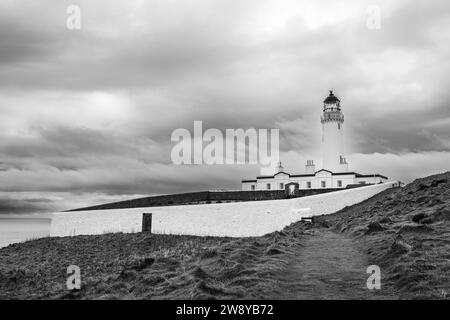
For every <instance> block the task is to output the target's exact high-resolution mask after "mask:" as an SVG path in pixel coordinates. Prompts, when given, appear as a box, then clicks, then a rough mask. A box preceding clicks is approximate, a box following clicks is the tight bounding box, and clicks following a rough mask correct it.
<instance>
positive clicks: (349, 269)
mask: <svg viewBox="0 0 450 320" xmlns="http://www.w3.org/2000/svg"><path fill="white" fill-rule="evenodd" d="M369 265H370V264H369V263H368V262H367V260H366V257H365V256H364V255H363V254H362V253H361V252H360V251H359V250H358V249H357V247H356V246H355V244H354V243H353V240H352V239H350V238H348V237H346V236H344V235H342V234H338V233H335V232H332V231H329V230H324V229H319V230H314V231H313V232H311V234H310V235H307V236H306V237H305V242H304V246H302V247H300V248H299V249H298V252H297V254H296V255H295V256H294V257H293V259H292V260H291V262H290V263H289V265H288V267H287V269H286V270H285V272H284V273H283V274H282V275H281V276H280V278H279V279H278V280H279V281H280V286H281V291H282V292H283V293H284V296H282V297H279V296H278V297H277V298H280V299H389V298H390V297H391V295H390V294H389V293H387V292H386V291H387V289H385V290H383V287H382V289H381V290H368V289H367V287H366V281H367V278H368V277H369V275H368V274H367V273H366V270H367V267H368V266H369Z"/></svg>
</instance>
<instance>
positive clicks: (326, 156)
mask: <svg viewBox="0 0 450 320" xmlns="http://www.w3.org/2000/svg"><path fill="white" fill-rule="evenodd" d="M320 121H321V122H322V151H323V163H322V167H323V169H326V170H329V171H331V172H347V171H348V163H347V160H346V159H345V155H344V114H343V113H342V111H341V101H340V100H339V99H338V97H336V96H335V95H334V94H333V91H331V90H330V94H329V95H328V97H327V98H326V99H325V100H324V101H323V114H322V116H321V117H320Z"/></svg>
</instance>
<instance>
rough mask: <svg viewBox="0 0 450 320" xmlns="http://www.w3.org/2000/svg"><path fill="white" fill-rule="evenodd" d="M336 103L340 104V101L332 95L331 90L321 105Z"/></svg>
mask: <svg viewBox="0 0 450 320" xmlns="http://www.w3.org/2000/svg"><path fill="white" fill-rule="evenodd" d="M338 102H341V100H339V98H338V97H336V96H335V95H334V94H333V90H330V94H329V95H328V97H326V98H325V100H323V103H325V104H333V103H338Z"/></svg>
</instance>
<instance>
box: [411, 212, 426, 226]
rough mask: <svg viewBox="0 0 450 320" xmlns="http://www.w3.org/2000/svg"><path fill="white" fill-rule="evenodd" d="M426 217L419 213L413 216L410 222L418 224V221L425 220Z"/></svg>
mask: <svg viewBox="0 0 450 320" xmlns="http://www.w3.org/2000/svg"><path fill="white" fill-rule="evenodd" d="M426 217H427V215H426V214H425V213H423V212H420V213H418V214H415V215H414V216H413V217H412V221H414V222H416V223H419V222H420V220H422V219H424V218H426Z"/></svg>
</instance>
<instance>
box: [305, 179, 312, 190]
mask: <svg viewBox="0 0 450 320" xmlns="http://www.w3.org/2000/svg"><path fill="white" fill-rule="evenodd" d="M306 186H307V187H308V189H311V181H308V182H307V183H306Z"/></svg>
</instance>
